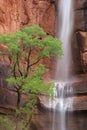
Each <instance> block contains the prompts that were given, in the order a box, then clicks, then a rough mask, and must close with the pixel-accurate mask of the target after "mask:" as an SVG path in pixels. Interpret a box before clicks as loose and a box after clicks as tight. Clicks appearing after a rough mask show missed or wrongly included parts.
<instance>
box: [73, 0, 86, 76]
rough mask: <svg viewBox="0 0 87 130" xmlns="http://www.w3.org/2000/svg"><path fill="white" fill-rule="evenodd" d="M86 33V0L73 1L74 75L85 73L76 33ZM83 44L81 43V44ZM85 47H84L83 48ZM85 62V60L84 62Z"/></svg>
mask: <svg viewBox="0 0 87 130" xmlns="http://www.w3.org/2000/svg"><path fill="white" fill-rule="evenodd" d="M81 30H82V31H87V1H86V0H77V1H75V32H74V38H73V42H72V48H73V51H72V53H73V61H74V65H75V72H76V73H78V74H79V73H80V74H81V73H86V71H85V69H83V68H84V65H83V64H82V60H83V61H84V58H82V56H81V53H80V52H81V50H82V48H81V47H82V46H80V44H79V43H78V40H77V39H78V37H77V32H78V31H81ZM79 42H80V43H81V42H82V41H81V38H80V39H79ZM82 44H83V43H82ZM84 47H85V46H84ZM85 61H86V60H85Z"/></svg>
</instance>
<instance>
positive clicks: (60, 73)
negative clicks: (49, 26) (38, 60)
mask: <svg viewBox="0 0 87 130" xmlns="http://www.w3.org/2000/svg"><path fill="white" fill-rule="evenodd" d="M57 21H58V28H57V31H56V37H57V38H58V39H60V41H61V42H62V47H63V53H64V55H63V56H62V57H58V63H57V66H58V67H57V71H56V79H57V80H58V81H59V80H61V81H65V80H69V77H70V67H71V66H70V65H71V62H72V54H71V35H72V30H73V0H59V3H58V20H57Z"/></svg>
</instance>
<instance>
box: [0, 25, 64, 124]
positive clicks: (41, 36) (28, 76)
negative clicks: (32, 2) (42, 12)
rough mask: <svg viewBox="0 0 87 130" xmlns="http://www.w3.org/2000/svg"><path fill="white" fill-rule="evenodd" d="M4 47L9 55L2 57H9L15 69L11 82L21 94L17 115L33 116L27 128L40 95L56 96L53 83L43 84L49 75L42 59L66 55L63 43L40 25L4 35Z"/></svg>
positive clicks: (12, 67)
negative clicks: (22, 97)
mask: <svg viewBox="0 0 87 130" xmlns="http://www.w3.org/2000/svg"><path fill="white" fill-rule="evenodd" d="M0 43H1V44H2V43H3V44H4V45H6V46H7V48H8V49H7V51H6V52H3V51H1V52H0V54H1V55H3V56H5V55H6V56H7V57H8V59H9V62H10V66H11V76H10V78H9V79H7V81H8V83H9V84H13V85H14V88H15V90H16V91H17V95H18V99H17V113H21V114H23V113H24V114H25V113H26V115H29V117H28V119H27V121H26V123H25V126H27V125H29V122H31V119H32V116H33V113H34V110H35V108H36V105H37V99H38V94H39V93H40V92H43V93H45V94H51V95H52V94H53V86H54V84H53V83H43V78H42V76H43V74H44V73H46V72H47V69H46V67H45V66H44V65H42V64H40V61H41V59H45V58H51V57H53V56H56V55H58V54H59V55H62V49H61V42H60V41H58V40H57V39H56V38H54V37H52V36H49V35H46V33H45V32H44V31H43V29H42V28H40V27H39V26H38V25H35V26H31V27H26V28H23V29H21V31H19V32H16V33H14V34H8V35H5V34H3V35H0ZM22 94H26V96H27V99H26V104H25V106H24V107H21V105H20V102H21V95H22Z"/></svg>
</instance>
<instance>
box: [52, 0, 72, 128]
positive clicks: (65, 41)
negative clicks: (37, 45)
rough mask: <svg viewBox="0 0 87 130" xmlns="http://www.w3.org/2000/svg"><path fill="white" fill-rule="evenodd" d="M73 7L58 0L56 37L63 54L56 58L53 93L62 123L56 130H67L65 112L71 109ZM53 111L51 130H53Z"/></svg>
mask: <svg viewBox="0 0 87 130" xmlns="http://www.w3.org/2000/svg"><path fill="white" fill-rule="evenodd" d="M73 5H74V0H59V2H58V10H57V13H58V16H57V21H58V24H57V25H58V27H57V30H56V37H57V38H58V39H59V40H60V41H61V42H62V48H63V53H64V55H63V56H62V57H58V62H57V70H56V76H55V86H56V88H57V89H56V92H55V110H58V111H60V120H61V122H62V124H61V125H60V126H59V128H58V130H67V129H66V126H65V125H66V124H65V115H66V111H68V110H69V111H70V110H72V109H73V105H72V104H73V98H71V97H68V95H69V94H71V93H72V91H73V90H72V88H71V87H70V86H69V85H67V82H70V78H71V76H72V73H71V70H70V69H71V68H70V67H71V64H72V52H71V36H72V32H73V24H74V15H73ZM65 97H66V98H65ZM55 110H54V114H53V128H52V130H55V125H54V122H55V120H56V119H55Z"/></svg>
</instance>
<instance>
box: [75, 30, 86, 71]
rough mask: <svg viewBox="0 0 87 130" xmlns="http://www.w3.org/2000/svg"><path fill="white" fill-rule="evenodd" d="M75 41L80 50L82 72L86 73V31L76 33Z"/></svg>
mask: <svg viewBox="0 0 87 130" xmlns="http://www.w3.org/2000/svg"><path fill="white" fill-rule="evenodd" d="M77 42H78V46H79V51H80V59H81V65H82V69H83V72H84V73H87V32H82V31H79V32H78V33H77Z"/></svg>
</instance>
